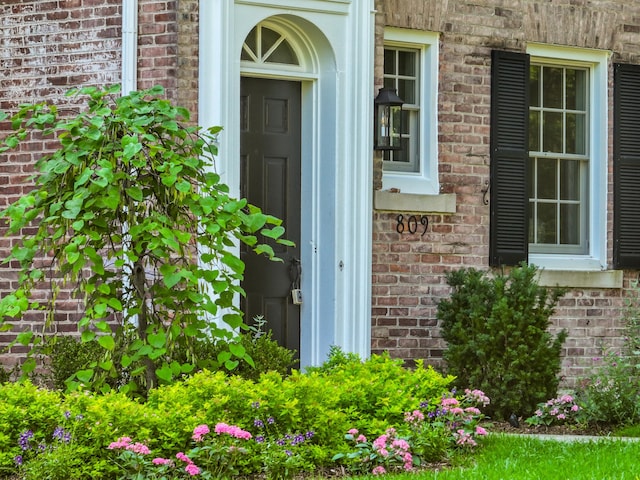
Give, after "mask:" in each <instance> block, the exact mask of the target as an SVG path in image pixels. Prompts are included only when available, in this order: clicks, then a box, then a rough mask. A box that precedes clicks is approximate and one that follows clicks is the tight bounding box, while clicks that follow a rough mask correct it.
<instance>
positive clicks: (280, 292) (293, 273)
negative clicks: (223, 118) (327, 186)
mask: <svg viewBox="0 0 640 480" xmlns="http://www.w3.org/2000/svg"><path fill="white" fill-rule="evenodd" d="M300 138H301V85H300V82H293V81H285V80H273V79H264V78H250V77H242V78H241V81H240V195H241V196H242V197H244V198H246V199H247V200H248V201H249V203H251V204H253V205H256V206H258V207H260V208H261V209H262V211H263V212H265V213H266V214H269V215H273V216H275V217H278V218H280V219H281V220H282V221H283V226H284V228H285V237H286V238H287V239H288V240H291V241H292V242H294V243H295V244H296V246H295V247H284V246H282V245H278V244H276V243H275V242H272V241H271V240H269V239H267V238H261V239H260V241H263V242H266V243H269V244H270V245H271V246H272V247H273V249H274V251H275V254H276V256H278V257H279V258H281V259H282V260H283V262H274V261H270V260H269V259H268V258H266V257H265V256H263V255H256V254H255V253H254V252H253V251H251V250H250V249H248V248H246V247H243V249H242V251H241V258H242V260H243V261H244V263H245V274H244V280H243V282H242V287H243V288H244V290H245V292H246V298H244V299H243V301H242V309H243V311H244V314H245V321H246V322H247V323H249V324H251V321H252V319H253V318H255V317H256V316H263V317H264V319H265V320H266V327H267V328H268V329H270V330H271V331H272V332H273V339H274V340H276V341H277V342H278V343H279V344H280V345H282V346H284V347H287V348H289V349H291V350H295V351H296V352H297V355H296V356H297V357H299V353H300V308H301V306H300V304H299V300H300V299H297V300H296V302H295V303H294V300H293V296H292V293H291V292H292V290H300V289H301V285H300V282H301V273H302V265H301V263H300V259H301V252H300V232H301V226H300V224H301V215H300V211H301V203H300V202H301V198H300V182H301V177H300V175H301V140H300Z"/></svg>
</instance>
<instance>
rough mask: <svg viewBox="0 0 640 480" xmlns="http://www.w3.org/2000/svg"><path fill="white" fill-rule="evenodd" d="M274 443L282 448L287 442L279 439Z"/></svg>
mask: <svg viewBox="0 0 640 480" xmlns="http://www.w3.org/2000/svg"><path fill="white" fill-rule="evenodd" d="M276 443H277V444H278V445H280V446H281V447H283V446H284V445H285V444H286V443H287V442H286V440H285V439H284V438H280V439H279V440H277V441H276Z"/></svg>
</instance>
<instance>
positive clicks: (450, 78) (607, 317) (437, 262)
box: [372, 0, 640, 385]
mask: <svg viewBox="0 0 640 480" xmlns="http://www.w3.org/2000/svg"><path fill="white" fill-rule="evenodd" d="M376 7H377V11H378V15H377V20H376V42H377V48H376V68H375V73H376V78H375V80H374V82H375V84H376V85H377V86H379V85H381V84H382V79H381V71H382V63H383V58H382V48H381V42H382V38H383V37H382V34H383V29H384V25H389V26H395V27H402V28H413V29H422V30H429V31H435V32H440V33H441V35H440V59H439V61H440V71H439V92H438V113H439V116H438V140H439V142H438V150H439V158H438V168H439V180H440V186H441V192H442V193H455V194H456V196H457V211H456V213H455V214H451V215H429V221H430V227H429V229H428V232H427V234H425V235H424V236H422V237H421V236H420V235H418V234H416V235H407V234H403V235H399V234H398V233H397V232H396V225H397V220H396V217H397V215H398V213H401V212H374V232H373V244H374V249H373V306H372V309H373V310H372V332H373V334H372V350H373V351H374V352H381V351H383V350H390V351H391V353H392V355H393V356H396V357H398V358H403V359H411V358H429V359H430V361H431V363H435V364H441V360H439V357H440V356H441V353H442V350H443V349H444V348H445V343H444V341H443V340H442V339H441V337H440V333H439V329H438V325H437V320H436V311H437V304H438V302H439V301H440V300H441V299H442V298H444V297H447V296H448V294H449V288H448V286H447V284H446V281H445V278H444V272H446V271H447V270H452V269H458V268H461V267H470V266H473V267H477V268H482V269H485V268H488V245H489V206H488V205H485V204H484V202H483V188H485V182H486V181H487V180H488V179H489V139H490V131H489V114H490V67H491V62H490V55H491V50H492V49H496V48H497V49H503V50H513V51H524V50H525V48H526V43H527V42H540V43H552V44H559V45H569V46H578V47H587V48H598V49H608V50H611V51H612V52H613V55H612V60H613V61H625V62H634V63H638V62H639V61H640V57H639V53H640V25H639V23H640V20H638V19H639V18H640V2H635V1H634V2H627V1H623V0H617V1H606V0H605V1H602V0H600V1H598V0H596V1H588V2H587V1H581V0H578V1H576V0H566V1H562V0H560V1H554V2H543V1H526V2H525V1H519V0H474V1H464V0H455V1H453V0H449V1H447V0H378V1H377V2H376ZM610 98H611V97H610ZM611 143H612V139H611V138H610V139H609V144H610V145H611ZM610 158H611V153H610ZM609 164H610V169H609V170H610V171H609V185H611V172H612V170H611V161H610V162H609ZM374 170H375V172H374V178H375V181H374V186H375V188H376V189H379V188H380V185H381V176H382V172H381V162H380V161H379V158H375V159H374ZM609 191H610V192H611V188H609ZM609 195H610V197H609V201H610V202H611V201H612V197H611V194H609ZM610 210H611V209H609V211H610ZM607 230H608V231H609V232H611V231H612V215H611V214H610V215H609V218H608V229H607ZM612 240H613V239H612V238H611V233H609V238H608V245H609V252H608V259H609V263H610V262H611V256H612V251H611V245H612ZM636 277H637V272H625V280H624V285H625V288H623V289H613V290H608V289H602V290H601V289H590V290H581V289H578V290H571V291H570V292H568V293H567V294H566V295H565V296H564V297H563V298H562V300H561V301H560V304H559V306H558V309H557V311H556V314H555V316H554V318H553V324H552V329H553V330H558V329H560V328H567V329H568V330H569V338H568V340H567V342H566V343H565V346H564V349H563V371H562V374H563V375H564V376H565V385H573V384H574V383H575V382H576V379H577V378H578V377H580V376H581V375H584V374H585V372H588V371H589V369H590V367H591V366H592V357H595V356H598V355H599V354H600V347H601V346H603V345H605V346H607V345H619V344H620V342H621V335H622V330H621V320H620V318H621V312H622V310H623V306H624V297H625V296H626V295H627V294H630V295H633V294H634V291H633V290H632V289H631V290H630V289H629V288H628V287H629V281H630V280H631V279H635V278H636Z"/></svg>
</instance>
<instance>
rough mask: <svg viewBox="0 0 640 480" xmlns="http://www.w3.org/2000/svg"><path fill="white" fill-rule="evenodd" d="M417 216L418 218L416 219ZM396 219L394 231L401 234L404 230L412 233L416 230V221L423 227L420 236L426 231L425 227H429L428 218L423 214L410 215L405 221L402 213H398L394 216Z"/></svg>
mask: <svg viewBox="0 0 640 480" xmlns="http://www.w3.org/2000/svg"><path fill="white" fill-rule="evenodd" d="M418 218H419V219H420V220H418ZM396 221H397V224H396V232H398V233H399V234H401V235H402V234H403V233H404V232H407V233H409V234H411V235H413V234H414V233H416V232H417V231H418V223H419V224H420V225H422V226H423V227H424V228H423V230H422V233H421V234H420V236H421V237H424V234H425V233H427V228H428V227H429V219H428V218H427V217H426V216H425V215H420V216H419V217H418V216H417V215H410V216H409V217H408V218H407V221H406V222H405V217H404V215H402V214H400V215H398V216H397V217H396Z"/></svg>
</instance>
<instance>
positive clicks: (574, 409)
mask: <svg viewBox="0 0 640 480" xmlns="http://www.w3.org/2000/svg"><path fill="white" fill-rule="evenodd" d="M578 410H580V407H579V406H578V405H572V406H571V411H572V412H577V411H578Z"/></svg>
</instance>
